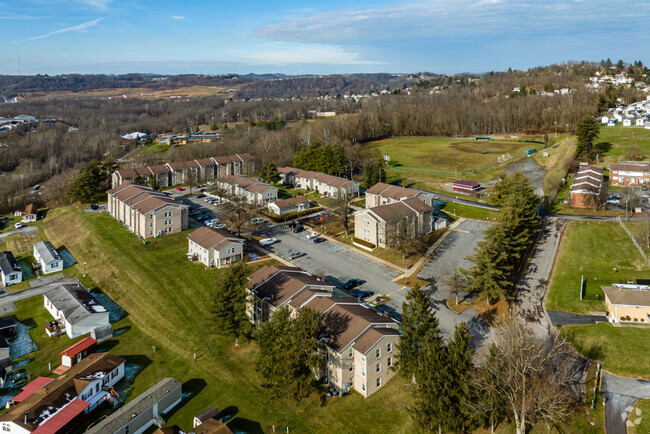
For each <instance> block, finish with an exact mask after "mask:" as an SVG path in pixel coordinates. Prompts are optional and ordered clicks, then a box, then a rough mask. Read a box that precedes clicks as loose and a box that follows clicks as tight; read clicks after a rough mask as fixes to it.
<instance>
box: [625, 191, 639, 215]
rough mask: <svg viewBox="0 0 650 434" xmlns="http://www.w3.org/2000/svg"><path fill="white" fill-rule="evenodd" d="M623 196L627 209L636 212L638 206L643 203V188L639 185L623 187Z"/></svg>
mask: <svg viewBox="0 0 650 434" xmlns="http://www.w3.org/2000/svg"><path fill="white" fill-rule="evenodd" d="M621 193H622V194H623V197H622V199H621V202H622V205H623V206H625V209H626V210H629V211H631V212H634V210H635V209H636V207H638V206H639V205H641V189H640V188H638V187H623V190H622V192H621Z"/></svg>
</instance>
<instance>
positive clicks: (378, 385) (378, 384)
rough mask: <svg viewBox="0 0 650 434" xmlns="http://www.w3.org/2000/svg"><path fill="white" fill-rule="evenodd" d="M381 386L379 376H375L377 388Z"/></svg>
mask: <svg viewBox="0 0 650 434" xmlns="http://www.w3.org/2000/svg"><path fill="white" fill-rule="evenodd" d="M379 387H381V378H377V388H379Z"/></svg>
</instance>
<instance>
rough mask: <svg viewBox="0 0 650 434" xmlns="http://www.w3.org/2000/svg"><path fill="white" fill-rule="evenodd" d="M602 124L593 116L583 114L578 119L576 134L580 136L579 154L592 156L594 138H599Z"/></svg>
mask: <svg viewBox="0 0 650 434" xmlns="http://www.w3.org/2000/svg"><path fill="white" fill-rule="evenodd" d="M599 132H600V125H599V124H598V122H597V121H596V119H595V118H594V117H593V116H589V115H586V116H583V117H581V118H580V119H579V120H578V125H577V127H576V136H577V138H578V148H577V154H578V157H580V156H589V157H591V152H592V150H593V145H594V140H596V139H597V138H598V134H599Z"/></svg>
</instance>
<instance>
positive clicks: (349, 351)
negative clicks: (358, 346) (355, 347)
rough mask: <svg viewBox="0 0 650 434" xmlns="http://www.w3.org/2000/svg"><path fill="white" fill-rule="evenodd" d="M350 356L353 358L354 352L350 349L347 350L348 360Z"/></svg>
mask: <svg viewBox="0 0 650 434" xmlns="http://www.w3.org/2000/svg"><path fill="white" fill-rule="evenodd" d="M352 356H354V351H352V348H350V349H349V350H348V358H350V359H351V358H352Z"/></svg>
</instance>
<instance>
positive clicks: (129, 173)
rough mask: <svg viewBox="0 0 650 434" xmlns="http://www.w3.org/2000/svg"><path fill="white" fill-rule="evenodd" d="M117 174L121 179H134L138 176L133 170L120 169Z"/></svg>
mask: <svg viewBox="0 0 650 434" xmlns="http://www.w3.org/2000/svg"><path fill="white" fill-rule="evenodd" d="M117 174H118V175H120V176H121V177H122V178H135V177H136V176H138V173H137V172H136V171H135V169H120V170H118V171H117Z"/></svg>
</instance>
